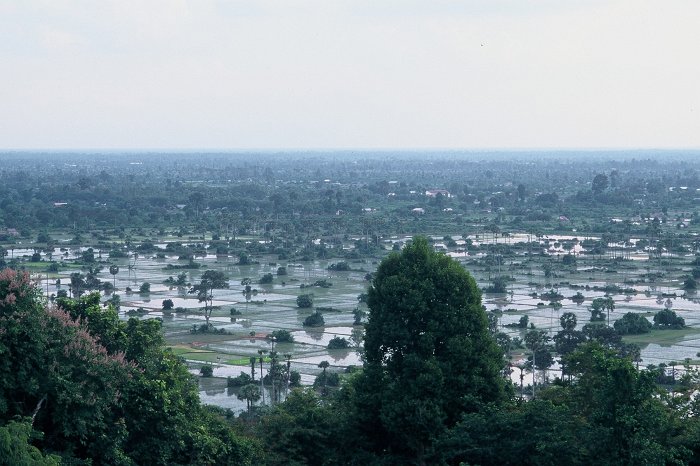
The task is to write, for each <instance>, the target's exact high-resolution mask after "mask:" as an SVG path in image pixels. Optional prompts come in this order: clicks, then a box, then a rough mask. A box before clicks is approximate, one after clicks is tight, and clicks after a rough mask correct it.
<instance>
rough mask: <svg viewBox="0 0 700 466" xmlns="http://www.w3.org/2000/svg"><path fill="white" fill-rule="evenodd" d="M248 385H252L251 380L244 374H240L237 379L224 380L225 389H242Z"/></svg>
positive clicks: (228, 378)
mask: <svg viewBox="0 0 700 466" xmlns="http://www.w3.org/2000/svg"><path fill="white" fill-rule="evenodd" d="M249 383H253V379H252V378H251V377H250V375H248V374H247V373H246V372H242V373H241V375H239V376H238V377H227V378H226V386H227V387H243V386H245V385H248V384H249Z"/></svg>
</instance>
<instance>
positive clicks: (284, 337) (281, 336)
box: [268, 330, 294, 343]
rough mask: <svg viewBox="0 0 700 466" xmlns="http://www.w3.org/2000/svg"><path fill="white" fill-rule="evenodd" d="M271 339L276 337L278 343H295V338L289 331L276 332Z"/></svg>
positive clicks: (271, 335)
mask: <svg viewBox="0 0 700 466" xmlns="http://www.w3.org/2000/svg"><path fill="white" fill-rule="evenodd" d="M268 336H270V337H274V338H275V340H277V342H278V343H294V336H293V335H292V334H291V333H289V331H287V330H275V331H274V332H272V333H271V334H270V335H268Z"/></svg>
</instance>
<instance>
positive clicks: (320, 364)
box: [318, 360, 330, 395]
mask: <svg viewBox="0 0 700 466" xmlns="http://www.w3.org/2000/svg"><path fill="white" fill-rule="evenodd" d="M328 366H330V364H329V363H328V361H325V360H324V361H321V362H320V363H319V364H318V367H320V368H321V369H323V373H322V374H321V377H323V391H322V392H321V393H322V394H323V395H325V394H326V369H327V368H328Z"/></svg>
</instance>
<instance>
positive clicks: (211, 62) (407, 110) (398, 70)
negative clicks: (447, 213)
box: [0, 0, 700, 151]
mask: <svg viewBox="0 0 700 466" xmlns="http://www.w3.org/2000/svg"><path fill="white" fill-rule="evenodd" d="M697 24H700V4H698V3H697V2H693V1H691V0H674V1H666V2H662V1H657V0H636V1H632V0H613V1H603V0H575V1H569V2H557V1H553V0H542V1H517V0H495V1H493V0H491V1H489V0H471V1H463V2H459V1H452V0H441V1H435V2H420V1H418V0H404V1H398V0H383V1H373V2H371V1H369V0H355V1H350V0H340V1H336V2H327V1H321V0H294V1H288V2H286V1H281V0H259V1H252V0H237V1H216V0H206V1H197V2H195V1H187V0H181V1H165V0H162V1H161V0H158V1H156V0H154V1H147V2H138V1H105V2H99V3H95V2H88V1H52V2H49V1H39V0H29V1H12V0H0V61H1V62H2V63H3V70H4V72H3V73H1V74H0V99H1V101H2V102H3V105H2V106H0V150H2V149H12V150H23V149H24V150H28V149H37V148H40V149H51V150H75V149H89V148H97V149H100V150H145V151H149V150H163V149H164V150H182V151H187V150H210V151H221V150H251V149H258V150H282V149H284V150H302V151H303V150H323V149H336V150H378V149H379V150H381V149H391V148H396V149H397V150H421V149H440V150H465V149H472V150H499V149H500V150H503V149H507V150H511V149H538V150H547V149H564V150H566V149H590V148H601V149H632V148H659V149H663V148H688V149H690V148H700V86H697V83H698V82H700V61H698V60H697V59H696V55H697V51H696V49H697V44H698V43H700V29H698V28H697Z"/></svg>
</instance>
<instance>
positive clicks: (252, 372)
mask: <svg viewBox="0 0 700 466" xmlns="http://www.w3.org/2000/svg"><path fill="white" fill-rule="evenodd" d="M256 362H258V358H256V357H255V356H251V357H250V378H251V379H252V380H255V363H256Z"/></svg>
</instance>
